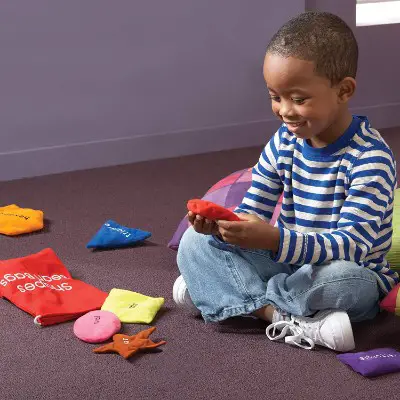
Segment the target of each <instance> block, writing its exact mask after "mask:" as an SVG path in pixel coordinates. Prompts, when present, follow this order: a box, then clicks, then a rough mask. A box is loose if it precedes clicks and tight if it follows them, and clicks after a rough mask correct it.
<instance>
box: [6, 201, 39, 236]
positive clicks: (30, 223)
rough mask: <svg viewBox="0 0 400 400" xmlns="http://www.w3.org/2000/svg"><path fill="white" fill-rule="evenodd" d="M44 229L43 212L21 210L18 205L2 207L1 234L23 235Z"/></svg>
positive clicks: (27, 209) (29, 209)
mask: <svg viewBox="0 0 400 400" xmlns="http://www.w3.org/2000/svg"><path fill="white" fill-rule="evenodd" d="M40 229H43V211H40V210H32V209H31V208H20V207H18V206H17V205H16V204H11V205H10V206H5V207H0V233H1V234H3V235H8V236H16V235H21V234H23V233H29V232H34V231H39V230H40Z"/></svg>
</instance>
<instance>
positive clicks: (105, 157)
mask: <svg viewBox="0 0 400 400" xmlns="http://www.w3.org/2000/svg"><path fill="white" fill-rule="evenodd" d="M278 126H279V123H278V122H277V121H276V120H275V119H270V120H265V121H254V122H249V123H244V124H234V125H223V126H217V127H210V128H204V129H196V130H185V131H178V132H166V133H161V134H154V135H146V136H133V137H126V138H118V139H110V140H101V141H92V142H87V143H76V144H66V145H63V146H54V147H43V148H36V149H30V150H24V151H13V152H8V153H0V181H7V180H13V179H19V178H28V177H33V176H41V175H50V174H56V173H60V172H67V171H75V170H82V169H90V168H98V167H106V166H112V165H121V164H129V163H134V162H140V161H148V160H154V159H162V158H170V157H180V156H185V155H190V154H199V153H207V152H211V151H219V150H228V149H234V148H241V147H250V146H256V145H262V144H263V143H265V142H266V141H267V140H268V139H269V138H270V137H271V136H272V134H273V133H274V132H275V131H276V129H277V128H278Z"/></svg>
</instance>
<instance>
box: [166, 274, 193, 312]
mask: <svg viewBox="0 0 400 400" xmlns="http://www.w3.org/2000/svg"><path fill="white" fill-rule="evenodd" d="M172 297H173V299H174V301H175V303H176V304H177V305H178V306H180V307H182V308H186V309H188V310H191V311H197V312H199V310H198V309H197V308H196V306H195V305H194V304H193V301H192V299H191V298H190V295H189V291H188V289H187V286H186V282H185V281H184V280H183V276H182V275H179V276H178V278H177V279H176V281H175V283H174V287H173V289H172Z"/></svg>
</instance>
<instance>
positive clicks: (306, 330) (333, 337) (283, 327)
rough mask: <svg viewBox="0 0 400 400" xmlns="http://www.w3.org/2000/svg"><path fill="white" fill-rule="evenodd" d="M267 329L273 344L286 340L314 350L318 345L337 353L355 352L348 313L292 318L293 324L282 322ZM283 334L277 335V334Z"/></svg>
mask: <svg viewBox="0 0 400 400" xmlns="http://www.w3.org/2000/svg"><path fill="white" fill-rule="evenodd" d="M274 317H275V318H274V322H273V323H272V324H271V325H269V326H268V327H267V329H266V334H267V337H268V339H270V340H279V339H283V338H285V343H289V344H291V345H294V346H298V347H302V348H303V349H307V350H311V349H313V348H314V346H315V345H316V344H318V345H320V346H324V347H328V348H329V349H332V350H336V351H350V350H353V349H354V348H355V343H354V336H353V330H352V328H351V323H350V319H349V316H348V315H347V313H346V312H345V311H339V310H324V311H319V312H317V313H316V314H315V315H314V316H313V317H312V318H310V317H295V316H291V318H290V320H289V321H288V320H279V319H280V318H279V315H276V316H275V315H274ZM277 330H278V331H280V333H276V331H277Z"/></svg>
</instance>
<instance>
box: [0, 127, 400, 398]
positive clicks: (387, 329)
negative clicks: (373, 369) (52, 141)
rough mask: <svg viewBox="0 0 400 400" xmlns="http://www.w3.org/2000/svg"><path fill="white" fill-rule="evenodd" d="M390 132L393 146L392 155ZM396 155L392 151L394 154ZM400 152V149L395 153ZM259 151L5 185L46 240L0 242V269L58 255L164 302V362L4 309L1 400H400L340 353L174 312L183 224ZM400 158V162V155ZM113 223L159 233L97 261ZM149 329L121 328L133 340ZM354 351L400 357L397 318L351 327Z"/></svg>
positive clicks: (0, 197) (95, 277) (1, 193)
mask: <svg viewBox="0 0 400 400" xmlns="http://www.w3.org/2000/svg"><path fill="white" fill-rule="evenodd" d="M396 134H397V132H396V131H395V130H392V131H388V134H387V139H388V141H389V143H390V144H392V145H396V143H395V136H396ZM394 147H395V146H394ZM397 147H400V146H399V145H397ZM259 150H260V149H259V148H250V149H242V150H233V151H226V152H219V153H214V154H207V155H198V156H190V157H184V158H180V159H170V160H160V161H154V162H148V163H139V164H133V165H126V166H120V167H111V168H104V169H96V170H89V171H80V172H73V173H67V174H61V175H53V176H46V177H40V178H35V179H26V180H19V181H13V182H6V183H5V182H3V183H0V204H2V205H6V204H12V203H17V204H19V205H20V206H25V207H32V208H38V209H42V210H44V211H45V216H46V218H47V224H46V229H45V230H44V231H43V232H40V233H35V234H31V235H26V236H21V237H15V238H10V237H4V236H2V237H0V259H7V258H14V257H21V256H24V255H28V254H30V253H33V252H37V251H39V250H41V249H43V248H45V247H51V248H52V249H54V250H55V252H56V253H57V254H58V256H59V257H60V258H61V260H62V261H63V262H64V263H65V265H66V266H67V267H68V269H69V270H70V272H71V273H72V274H73V276H74V277H76V278H78V279H82V280H84V281H86V282H88V283H91V284H93V285H95V286H97V287H98V288H100V289H102V290H104V291H109V290H110V289H112V288H114V287H117V288H123V289H128V290H133V291H138V292H141V293H144V294H147V295H150V296H163V297H165V299H166V303H165V307H164V308H163V310H162V311H161V312H160V313H159V314H158V317H157V319H156V320H155V321H154V322H153V324H152V325H154V326H156V327H157V330H156V331H155V332H154V333H153V334H152V339H153V340H155V341H156V340H159V339H164V340H166V341H167V344H166V345H165V346H162V347H161V348H160V349H161V350H160V351H157V352H156V351H154V352H151V353H146V354H140V355H137V356H135V357H133V358H132V359H131V360H129V361H126V360H124V359H122V358H121V357H119V356H118V355H114V354H99V355H97V354H93V353H92V348H93V347H94V345H90V344H87V343H84V342H81V341H79V340H78V339H77V338H76V337H75V336H74V335H73V333H72V326H73V323H72V322H67V323H64V324H60V325H56V326H51V327H46V328H38V327H36V326H35V325H34V324H33V319H32V317H31V316H29V315H28V314H25V313H24V312H22V311H21V310H19V309H17V308H16V307H15V306H14V305H13V304H11V303H9V302H7V301H5V300H0V318H1V319H0V324H1V325H0V342H1V364H0V371H1V372H0V385H1V393H2V394H1V398H2V399H7V400H13V399H46V400H47V399H49V400H50V399H113V398H119V399H131V398H132V399H153V400H158V399H230V400H232V399H259V398H269V399H285V400H286V399H296V400H298V399H322V398H323V399H326V400H328V399H332V400H333V399H334V400H339V399H364V400H365V399H382V398H392V399H394V398H397V397H398V391H399V389H398V382H399V379H400V375H398V374H392V375H386V376H383V377H380V378H375V379H366V378H363V377H361V376H359V375H357V374H356V373H355V372H353V371H351V370H350V369H348V368H347V367H346V366H345V365H343V364H341V363H340V362H339V361H337V360H336V358H335V353H334V352H331V351H329V350H327V349H322V348H319V349H318V350H316V351H306V350H301V349H297V348H293V347H290V346H288V345H285V344H277V343H272V342H270V341H269V340H268V339H267V338H266V336H265V334H264V329H265V324H264V323H262V322H260V321H256V320H250V319H244V318H235V319H232V320H228V321H225V322H224V323H221V324H204V322H203V321H202V320H201V319H199V318H197V317H195V316H193V315H191V314H187V313H185V312H182V311H181V310H178V309H177V308H176V307H175V306H174V303H173V301H172V294H171V289H172V285H173V282H174V280H175V278H176V277H177V276H178V270H177V267H176V264H175V256H176V253H175V252H174V251H172V250H170V249H168V248H167V247H166V244H167V243H168V241H169V239H170V238H171V235H172V233H173V231H174V229H175V227H176V226H177V224H178V222H179V221H180V219H181V217H182V216H183V214H184V213H185V202H186V200H187V199H189V198H192V197H197V196H201V195H202V194H203V193H204V192H205V191H206V190H207V189H208V187H209V186H210V185H211V184H213V183H214V182H216V181H217V180H218V179H219V178H221V177H223V176H225V175H227V174H228V173H230V172H232V171H235V170H238V169H241V168H245V167H248V166H250V165H252V164H253V163H254V162H255V161H256V159H257V157H258V154H259ZM398 150H399V151H398V152H397V154H399V153H400V148H399V149H398ZM107 219H114V220H115V221H117V222H119V223H121V224H124V225H127V226H131V227H136V228H141V229H144V230H148V231H150V232H152V233H153V236H152V238H151V239H150V240H149V241H148V244H147V245H143V246H138V247H132V248H127V249H120V250H112V251H98V252H93V251H90V250H87V249H86V248H85V244H86V243H87V242H88V240H89V239H90V238H91V237H92V235H93V234H94V233H95V232H96V231H97V229H98V228H99V227H100V226H101V225H102V224H103V223H104V222H105V220H107ZM143 328H145V326H144V325H128V324H125V325H124V328H123V331H124V332H126V333H129V334H134V333H136V332H137V331H139V330H140V329H143ZM354 332H355V338H356V343H357V350H364V349H371V348H376V347H383V346H393V347H396V348H398V347H399V344H400V318H396V317H394V316H392V315H389V314H387V313H381V314H380V315H379V316H378V318H377V319H376V320H374V321H372V322H367V323H361V324H357V325H355V326H354Z"/></svg>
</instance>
